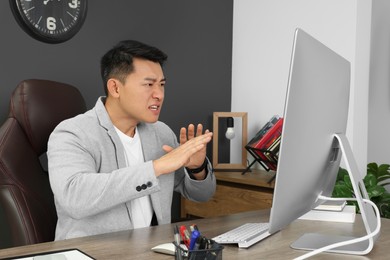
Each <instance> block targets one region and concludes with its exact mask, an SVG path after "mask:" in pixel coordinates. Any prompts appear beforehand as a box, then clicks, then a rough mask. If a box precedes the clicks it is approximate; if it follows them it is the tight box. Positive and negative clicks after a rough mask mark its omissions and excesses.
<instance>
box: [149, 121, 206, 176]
mask: <svg viewBox="0 0 390 260" xmlns="http://www.w3.org/2000/svg"><path fill="white" fill-rule="evenodd" d="M202 132H203V126H202V125H201V124H198V126H197V129H196V134H195V126H194V125H193V124H190V125H189V126H188V131H187V129H186V128H185V127H182V128H181V129H180V146H179V147H177V148H176V149H173V148H172V147H170V146H168V145H164V146H163V149H164V151H166V152H167V154H165V155H164V156H162V157H160V158H159V159H157V160H155V161H153V165H154V170H155V173H156V176H160V175H161V174H167V173H170V172H173V171H176V170H177V169H179V168H181V167H188V168H190V169H191V168H198V167H200V166H201V165H202V164H203V162H204V160H205V158H206V146H207V143H209V142H210V141H211V138H212V135H213V133H212V132H210V131H209V130H206V131H205V133H204V134H202Z"/></svg>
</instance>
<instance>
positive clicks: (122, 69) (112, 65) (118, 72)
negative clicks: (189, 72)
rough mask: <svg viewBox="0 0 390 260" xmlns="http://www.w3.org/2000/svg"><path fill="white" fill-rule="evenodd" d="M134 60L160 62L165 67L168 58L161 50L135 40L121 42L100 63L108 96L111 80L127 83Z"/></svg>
mask: <svg viewBox="0 0 390 260" xmlns="http://www.w3.org/2000/svg"><path fill="white" fill-rule="evenodd" d="M133 58H140V59H145V60H150V61H153V62H158V63H159V64H160V65H161V66H163V65H164V63H165V61H166V60H167V58H168V56H167V55H166V54H165V53H164V52H162V51H161V50H159V49H157V48H155V47H152V46H149V45H147V44H144V43H142V42H138V41H134V40H125V41H121V42H119V43H118V44H117V45H115V46H114V47H113V48H112V49H111V50H109V51H108V52H107V53H106V54H105V55H104V56H103V57H102V59H101V61H100V72H101V77H102V80H103V86H104V92H105V93H106V95H108V90H107V81H108V80H109V79H110V78H116V79H118V80H119V81H121V82H122V83H123V84H124V83H125V80H126V77H127V75H129V74H130V73H131V72H132V71H133V70H134V66H133Z"/></svg>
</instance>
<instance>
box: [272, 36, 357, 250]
mask: <svg viewBox="0 0 390 260" xmlns="http://www.w3.org/2000/svg"><path fill="white" fill-rule="evenodd" d="M349 91H350V63H349V62H348V61H347V60H346V59H344V58H343V57H341V56H340V55H338V54H337V53H335V52H334V51H332V50H331V49H330V48H328V47H327V46H325V45H324V44H322V43H321V42H319V41H318V40H316V39H315V38H313V37H312V36H310V35H309V34H307V33H306V32H305V31H303V30H301V29H297V30H296V31H295V36H294V44H293V52H292V57H291V65H290V72H289V80H288V87H287V95H286V101H285V108H284V116H283V117H284V123H283V130H282V140H281V146H280V151H279V159H278V166H277V172H276V181H275V189H274V197H273V204H272V208H271V215H270V230H269V232H270V233H271V234H272V233H275V232H277V231H279V230H282V229H283V228H285V227H286V226H287V225H288V224H290V223H291V222H292V221H294V220H295V219H297V218H299V217H301V216H302V215H303V214H305V213H306V212H308V211H309V210H311V209H313V208H314V207H316V206H317V205H319V204H320V203H322V202H324V200H323V199H321V198H320V196H325V197H330V196H331V194H332V191H333V187H334V184H335V181H336V177H337V173H338V170H339V165H340V159H341V155H342V154H345V153H342V149H340V147H343V146H342V145H340V140H339V139H338V138H336V137H335V135H336V136H338V135H341V136H343V137H344V136H345V133H346V128H347V119H348V108H349ZM347 145H349V144H347ZM343 158H345V157H343ZM358 175H359V174H358ZM360 178H361V176H360ZM314 232H315V231H314ZM312 240H313V239H312ZM314 240H315V239H314ZM363 247H365V245H363ZM353 250H355V249H353ZM353 250H352V251H353ZM347 251H348V250H347ZM357 251H358V250H357Z"/></svg>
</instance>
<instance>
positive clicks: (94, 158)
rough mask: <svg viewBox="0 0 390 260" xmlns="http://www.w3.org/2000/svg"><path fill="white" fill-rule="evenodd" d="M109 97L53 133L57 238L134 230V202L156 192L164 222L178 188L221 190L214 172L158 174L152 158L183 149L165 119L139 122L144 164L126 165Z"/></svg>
mask: <svg viewBox="0 0 390 260" xmlns="http://www.w3.org/2000/svg"><path fill="white" fill-rule="evenodd" d="M103 102H104V98H103V97H101V98H99V99H98V101H97V103H96V105H95V107H94V108H93V109H91V110H89V111H87V112H86V113H85V114H82V115H78V116H76V117H74V118H71V119H68V120H65V121H63V122H61V123H60V124H59V125H58V126H57V127H56V128H55V130H54V131H53V133H52V134H51V135H50V138H49V142H48V152H47V155H48V164H49V178H50V184H51V187H52V190H53V193H54V198H55V204H56V209H57V214H58V222H57V228H56V236H55V238H56V240H59V239H67V238H73V237H80V236H87V235H94V234H100V233H107V232H113V231H119V230H126V229H132V228H133V225H132V218H131V215H130V210H129V207H130V203H129V202H130V201H131V200H132V199H135V198H139V197H142V196H145V195H150V196H151V201H152V205H153V209H154V211H155V213H156V216H157V221H158V223H159V224H165V223H170V221H171V205H172V196H173V190H175V191H177V192H179V193H181V194H182V195H183V196H184V197H185V198H188V199H191V200H194V201H198V202H201V201H207V200H208V199H209V198H211V197H212V196H213V194H214V192H215V187H216V181H215V177H214V174H213V173H212V172H211V167H210V164H209V166H208V167H209V174H208V175H207V177H206V179H205V180H202V181H197V180H194V179H191V178H190V176H189V175H188V173H187V172H186V171H185V170H183V169H180V170H179V171H176V172H172V173H170V174H166V175H162V176H160V177H158V178H156V176H155V174H154V168H153V164H152V160H154V159H157V158H159V157H161V156H162V155H163V154H164V153H165V152H164V151H163V150H162V148H161V147H162V145H163V144H167V145H170V146H172V147H177V146H178V142H177V138H176V136H175V134H174V133H173V131H172V130H171V129H170V128H169V127H168V126H167V125H165V124H164V123H162V122H156V123H154V124H144V123H141V124H139V125H138V132H139V134H140V138H141V143H142V150H143V154H144V161H145V162H144V163H142V164H139V165H137V166H131V167H127V166H126V161H125V152H124V148H123V146H122V143H121V141H120V139H119V136H118V135H117V133H116V132H115V129H114V126H113V124H112V122H111V120H110V118H109V116H108V114H107V112H106V109H105V107H104V103H103Z"/></svg>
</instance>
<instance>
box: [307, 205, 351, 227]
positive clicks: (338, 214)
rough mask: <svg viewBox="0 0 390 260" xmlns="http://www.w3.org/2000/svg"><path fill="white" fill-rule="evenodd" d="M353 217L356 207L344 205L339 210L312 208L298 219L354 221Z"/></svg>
mask: <svg viewBox="0 0 390 260" xmlns="http://www.w3.org/2000/svg"><path fill="white" fill-rule="evenodd" d="M355 217H356V207H355V206H353V205H345V206H344V208H343V209H342V210H341V211H331V210H316V209H312V210H310V211H309V212H307V213H306V214H304V215H302V216H301V217H300V218H299V219H303V220H319V221H332V222H344V223H354V222H355Z"/></svg>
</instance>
